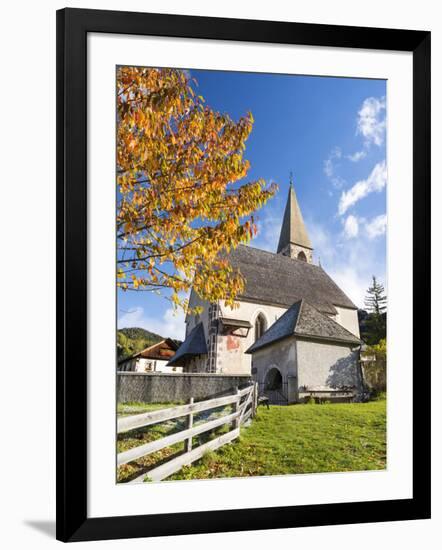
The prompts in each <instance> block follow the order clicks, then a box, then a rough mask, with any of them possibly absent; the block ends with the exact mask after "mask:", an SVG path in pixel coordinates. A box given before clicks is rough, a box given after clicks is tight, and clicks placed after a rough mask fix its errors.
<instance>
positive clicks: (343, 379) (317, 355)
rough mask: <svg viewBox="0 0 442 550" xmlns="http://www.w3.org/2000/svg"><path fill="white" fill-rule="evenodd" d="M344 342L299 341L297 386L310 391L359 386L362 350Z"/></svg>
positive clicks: (297, 347) (297, 345) (297, 343)
mask: <svg viewBox="0 0 442 550" xmlns="http://www.w3.org/2000/svg"><path fill="white" fill-rule="evenodd" d="M352 347H354V346H348V345H344V344H337V343H336V344H335V343H325V342H321V341H318V340H317V341H314V340H301V339H299V338H298V339H297V341H296V350H297V359H298V386H299V389H300V393H302V390H303V389H304V388H307V389H308V390H310V391H311V390H318V391H319V390H328V389H335V390H336V389H339V388H342V387H343V386H355V387H356V388H357V389H359V388H360V384H361V380H360V371H359V364H358V359H359V352H358V351H357V350H356V351H352Z"/></svg>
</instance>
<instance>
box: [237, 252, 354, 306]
mask: <svg viewBox="0 0 442 550" xmlns="http://www.w3.org/2000/svg"><path fill="white" fill-rule="evenodd" d="M229 260H230V263H231V264H232V266H233V267H234V268H237V269H239V271H240V272H241V273H242V275H243V276H244V278H245V280H246V285H245V290H244V292H243V294H242V296H240V297H239V299H240V300H241V299H244V300H245V301H251V302H254V303H261V304H272V305H276V306H281V307H286V308H288V307H290V306H291V305H292V304H293V303H294V302H296V301H298V300H301V299H302V298H304V299H305V300H307V301H308V302H309V303H310V304H312V305H313V306H314V307H316V308H317V309H319V310H320V311H322V312H324V313H330V314H335V313H336V309H335V308H334V306H341V307H347V308H351V309H357V308H356V306H355V305H354V304H353V302H352V301H351V300H350V299H349V298H348V296H346V295H345V294H344V292H342V290H341V289H340V288H339V287H338V286H337V284H336V283H335V282H334V281H333V280H332V279H331V278H330V277H329V276H328V275H327V273H326V272H325V271H324V270H323V269H322V267H320V266H317V265H314V264H309V263H307V262H303V261H302V260H297V259H294V258H289V257H287V256H283V255H282V254H274V253H272V252H267V251H265V250H260V249H258V248H253V247H251V246H245V245H239V246H238V247H237V248H236V249H235V250H232V251H231V252H230V254H229Z"/></svg>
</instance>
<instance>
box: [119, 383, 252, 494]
mask: <svg viewBox="0 0 442 550" xmlns="http://www.w3.org/2000/svg"><path fill="white" fill-rule="evenodd" d="M257 404H258V386H257V384H256V383H254V384H251V385H250V386H247V387H246V388H243V389H241V390H239V389H236V390H235V391H234V393H233V394H231V395H227V396H225V397H217V398H214V399H208V400H206V401H199V402H197V403H193V399H191V400H190V403H189V404H187V405H179V406H177V407H171V408H167V409H162V410H159V411H152V412H148V413H142V414H137V415H133V416H128V417H124V418H119V419H118V422H117V432H118V433H119V434H120V433H125V432H128V431H130V430H134V429H138V428H144V427H148V426H151V425H153V424H159V423H161V422H166V421H168V420H174V419H177V418H182V417H187V422H186V423H185V428H184V429H183V430H181V431H179V432H176V433H174V434H171V435H167V436H164V437H162V438H160V439H156V440H154V441H150V442H149V443H145V444H144V445H139V446H138V447H134V448H133V449H129V450H128V451H124V452H121V453H118V455H117V464H118V466H121V465H122V464H127V463H128V462H132V461H134V460H137V459H139V458H142V457H143V456H146V455H149V454H151V453H154V452H156V451H159V450H161V449H164V448H166V447H170V446H171V445H175V444H176V443H180V442H184V443H185V452H184V453H183V454H181V455H179V456H177V457H175V458H172V459H171V460H169V461H168V462H166V463H164V464H161V465H160V466H157V467H154V468H153V469H151V470H149V471H147V472H144V473H143V474H142V475H140V476H138V477H136V478H135V479H133V480H132V481H131V482H130V483H136V482H140V481H144V479H145V478H149V479H150V480H151V481H161V480H162V479H165V478H166V477H168V476H170V475H172V474H174V473H175V472H177V471H179V470H180V469H181V468H182V467H183V466H187V465H189V464H192V462H195V461H196V460H198V459H200V458H202V457H203V455H204V454H205V453H206V452H208V451H214V450H216V449H218V448H219V447H221V446H223V445H225V444H226V443H230V442H231V441H233V440H234V439H236V438H237V437H238V436H239V435H240V429H241V424H243V423H244V422H246V421H247V420H248V419H249V418H251V417H252V416H254V415H255V414H256V408H257ZM226 405H233V407H234V411H233V413H230V414H225V415H223V416H221V417H218V418H215V419H213V420H208V421H206V422H202V423H199V424H197V425H195V426H194V425H193V417H194V414H195V413H200V412H204V411H208V410H211V409H216V408H218V407H222V406H226ZM227 424H232V425H233V427H232V429H231V430H230V431H229V432H227V433H224V434H222V435H220V436H219V437H217V438H215V439H212V440H210V441H208V442H207V443H203V444H201V445H199V446H198V447H196V448H193V449H192V438H193V437H196V436H198V435H201V434H203V433H207V432H210V431H211V430H215V429H217V428H219V427H221V426H224V425H227Z"/></svg>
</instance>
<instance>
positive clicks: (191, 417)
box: [185, 397, 193, 453]
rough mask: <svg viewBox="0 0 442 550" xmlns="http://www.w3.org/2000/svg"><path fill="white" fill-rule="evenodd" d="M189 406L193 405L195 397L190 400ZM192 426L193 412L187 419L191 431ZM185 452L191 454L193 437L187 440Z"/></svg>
mask: <svg viewBox="0 0 442 550" xmlns="http://www.w3.org/2000/svg"><path fill="white" fill-rule="evenodd" d="M189 405H193V397H191V398H190V400H189ZM192 426H193V412H190V413H189V415H188V417H187V428H188V429H190V428H191V427H192ZM185 450H186V453H190V451H191V450H192V437H189V439H186V443H185Z"/></svg>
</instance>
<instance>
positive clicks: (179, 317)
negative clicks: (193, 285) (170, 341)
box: [118, 307, 186, 340]
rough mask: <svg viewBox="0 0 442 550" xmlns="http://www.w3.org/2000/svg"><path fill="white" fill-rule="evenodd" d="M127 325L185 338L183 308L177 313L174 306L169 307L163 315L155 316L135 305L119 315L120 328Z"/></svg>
mask: <svg viewBox="0 0 442 550" xmlns="http://www.w3.org/2000/svg"><path fill="white" fill-rule="evenodd" d="M125 327H138V328H144V329H146V330H150V331H151V332H155V333H156V334H159V335H160V336H164V337H165V338H177V339H178V340H184V336H185V328H186V326H185V315H184V313H183V311H182V310H178V311H177V313H176V314H175V312H174V310H173V308H168V309H167V310H166V311H165V312H164V314H163V315H162V316H159V317H154V316H149V315H145V312H144V308H142V307H135V308H134V309H133V310H130V311H127V312H124V314H123V315H122V316H121V317H119V319H118V328H125Z"/></svg>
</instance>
